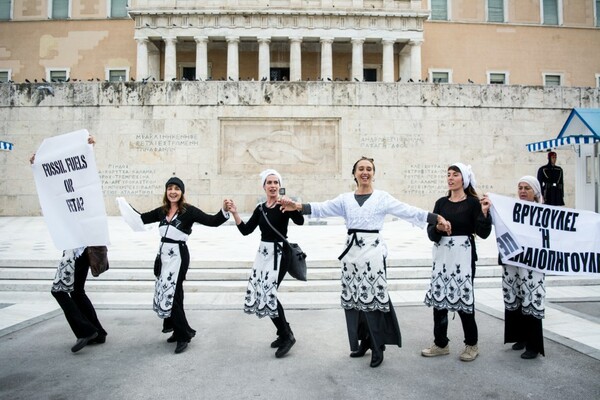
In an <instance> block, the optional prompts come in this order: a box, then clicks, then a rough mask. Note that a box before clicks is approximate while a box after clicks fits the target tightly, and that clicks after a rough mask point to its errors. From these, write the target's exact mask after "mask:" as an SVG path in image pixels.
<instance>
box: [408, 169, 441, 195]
mask: <svg viewBox="0 0 600 400" xmlns="http://www.w3.org/2000/svg"><path fill="white" fill-rule="evenodd" d="M447 170H448V165H446V164H441V163H433V164H425V163H423V164H410V165H408V166H407V167H406V169H405V171H404V178H405V182H406V191H405V193H407V194H411V195H419V196H425V195H431V194H432V193H439V194H440V196H442V195H443V194H444V193H445V192H446V190H447V187H448V186H447V185H446V175H447Z"/></svg>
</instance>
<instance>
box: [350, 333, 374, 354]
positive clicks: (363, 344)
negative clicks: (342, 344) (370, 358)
mask: <svg viewBox="0 0 600 400" xmlns="http://www.w3.org/2000/svg"><path fill="white" fill-rule="evenodd" d="M370 348H371V341H370V340H369V338H367V339H363V340H361V341H360V346H358V350H355V351H353V352H351V353H350V357H352V358H357V357H362V356H364V355H365V353H366V352H367V350H369V349H370Z"/></svg>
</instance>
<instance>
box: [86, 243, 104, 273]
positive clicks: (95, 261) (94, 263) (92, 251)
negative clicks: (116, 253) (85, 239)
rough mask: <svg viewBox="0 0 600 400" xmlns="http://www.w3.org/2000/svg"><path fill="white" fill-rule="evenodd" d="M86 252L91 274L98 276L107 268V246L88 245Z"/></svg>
mask: <svg viewBox="0 0 600 400" xmlns="http://www.w3.org/2000/svg"><path fill="white" fill-rule="evenodd" d="M87 253H88V260H89V262H90V269H91V270H92V275H93V276H95V277H97V276H100V274H101V273H103V272H104V271H106V270H107V269H108V248H107V247H106V246H88V247H87Z"/></svg>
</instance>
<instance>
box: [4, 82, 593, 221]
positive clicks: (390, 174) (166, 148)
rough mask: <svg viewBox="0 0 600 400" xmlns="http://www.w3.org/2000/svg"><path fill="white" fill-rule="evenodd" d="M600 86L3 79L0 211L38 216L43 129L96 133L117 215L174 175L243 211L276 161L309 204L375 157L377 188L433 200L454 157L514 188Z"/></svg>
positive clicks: (344, 185) (196, 191)
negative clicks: (118, 200) (121, 203)
mask: <svg viewBox="0 0 600 400" xmlns="http://www.w3.org/2000/svg"><path fill="white" fill-rule="evenodd" d="M599 106H600V94H599V90H598V89H597V88H577V87H570V88H566V87H527V86H487V85H437V84H425V83H424V84H418V83H414V84H398V83H354V82H147V83H141V82H126V83H105V82H77V83H63V84H44V85H41V84H2V85H0V131H2V132H5V134H3V137H2V139H3V140H6V141H9V142H12V143H14V145H15V146H14V150H13V151H12V152H0V164H1V165H2V171H3V173H2V177H1V178H0V187H1V189H2V190H1V194H0V215H4V216H9V215H15V216H24V215H39V213H40V209H39V203H38V199H37V194H36V190H35V185H34V181H33V176H32V174H31V171H30V166H29V163H28V159H29V157H30V155H31V153H33V152H35V151H36V149H37V147H38V146H39V145H40V143H41V142H42V140H43V139H44V138H45V137H48V136H53V135H58V134H61V133H66V132H71V131H74V130H77V129H82V128H85V129H88V130H89V132H90V133H91V134H93V135H94V136H95V137H96V140H97V144H96V157H97V164H98V168H99V169H100V174H101V176H102V181H103V189H104V193H105V199H106V205H107V210H108V212H109V214H111V215H116V214H117V207H116V204H115V197H118V196H124V197H125V198H126V199H127V200H128V201H129V202H130V203H131V204H132V205H134V207H136V208H137V209H139V210H147V209H150V208H151V207H155V206H157V205H158V204H159V203H160V201H161V199H162V193H163V191H164V182H165V181H166V180H167V179H168V178H169V177H170V176H172V175H173V174H175V175H177V176H179V177H181V178H182V179H183V180H184V182H185V183H186V197H187V199H188V201H189V202H190V203H192V204H195V205H198V206H199V207H201V208H203V209H205V210H207V211H215V210H217V209H218V208H219V207H220V205H221V202H222V200H223V198H226V197H231V198H233V199H235V200H236V202H237V203H238V207H239V208H240V210H241V211H243V212H249V211H251V210H252V209H253V207H254V206H255V204H256V202H257V201H258V200H259V199H260V197H261V196H262V195H263V194H264V193H263V191H262V188H261V187H260V182H259V177H258V173H259V172H260V171H261V170H262V169H265V168H268V167H272V168H275V169H277V170H279V171H280V172H281V173H282V175H283V179H284V186H285V187H286V188H287V193H288V195H290V196H293V197H299V198H301V199H302V200H305V201H311V200H314V201H318V200H325V199H328V198H332V197H334V196H336V195H337V194H339V193H341V192H345V191H350V190H352V189H353V188H354V184H353V180H352V176H351V168H352V165H353V163H354V162H355V161H356V159H358V158H359V157H360V156H363V155H364V156H368V157H373V158H375V164H376V182H375V185H376V187H377V188H380V189H383V190H386V191H388V192H390V193H392V194H393V195H394V196H396V197H397V198H399V199H401V200H403V201H405V202H407V203H409V204H413V205H416V206H420V207H423V208H426V209H431V208H432V207H433V203H434V202H435V200H436V199H437V198H438V197H440V196H442V195H444V194H445V192H446V185H445V181H446V180H445V176H446V168H447V166H448V165H449V164H450V163H452V162H455V161H461V162H464V163H468V164H472V165H473V169H474V171H475V174H476V177H477V181H478V187H479V191H480V193H484V192H487V191H492V192H494V193H499V194H506V195H513V194H514V193H515V188H516V180H517V179H518V178H519V177H521V176H522V175H525V174H530V175H535V173H536V171H537V168H538V167H539V166H541V165H542V164H545V163H546V157H545V154H540V153H528V152H527V150H526V148H525V144H527V143H530V142H534V141H539V140H545V139H549V138H553V137H555V136H556V135H557V134H558V132H559V130H560V128H561V127H562V125H563V123H564V121H565V119H566V117H567V115H568V113H569V111H570V109H571V108H573V107H599ZM558 164H559V165H561V166H562V167H563V168H564V171H565V175H566V178H567V179H566V199H565V200H566V203H567V205H568V206H571V207H573V206H574V205H575V197H574V193H575V164H576V156H575V153H574V152H573V151H571V150H569V149H566V150H559V158H558Z"/></svg>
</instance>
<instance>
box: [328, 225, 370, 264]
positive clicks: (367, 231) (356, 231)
mask: <svg viewBox="0 0 600 400" xmlns="http://www.w3.org/2000/svg"><path fill="white" fill-rule="evenodd" d="M357 233H379V231H378V230H366V229H348V235H352V239H350V242H349V243H348V246H347V247H346V249H345V250H344V252H343V253H342V254H340V256H339V257H338V260H341V259H342V258H344V256H345V255H346V254H348V252H349V251H350V248H352V245H353V244H354V242H356V243H358V238H357V237H356V234H357Z"/></svg>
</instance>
